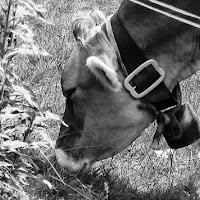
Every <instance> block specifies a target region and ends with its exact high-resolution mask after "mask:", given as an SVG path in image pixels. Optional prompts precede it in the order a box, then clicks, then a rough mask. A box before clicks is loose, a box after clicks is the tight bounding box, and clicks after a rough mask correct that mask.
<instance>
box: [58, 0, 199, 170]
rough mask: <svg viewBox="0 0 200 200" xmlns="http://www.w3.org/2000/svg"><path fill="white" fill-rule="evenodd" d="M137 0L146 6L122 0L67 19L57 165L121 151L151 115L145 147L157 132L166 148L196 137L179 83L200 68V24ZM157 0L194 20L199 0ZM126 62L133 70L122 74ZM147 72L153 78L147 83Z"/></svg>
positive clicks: (85, 166) (80, 166)
mask: <svg viewBox="0 0 200 200" xmlns="http://www.w3.org/2000/svg"><path fill="white" fill-rule="evenodd" d="M141 2H143V3H145V4H146V5H147V7H143V6H141V5H140V4H136V3H133V2H132V1H131V0H124V1H123V2H122V4H121V5H120V7H119V10H118V11H117V12H116V13H114V14H113V15H111V16H108V17H105V16H104V15H103V13H102V12H100V11H97V10H95V11H91V12H90V11H88V12H83V13H78V14H77V15H75V18H74V20H73V22H72V30H73V34H74V37H75V39H76V42H75V46H74V49H73V51H72V53H71V56H70V58H69V60H68V63H67V65H66V66H65V68H64V70H63V72H62V76H61V85H62V91H63V95H64V96H65V97H66V105H65V112H64V116H63V121H64V122H65V123H66V124H67V125H68V126H66V125H64V124H62V125H61V127H60V133H59V137H58V139H57V141H56V147H55V152H56V158H57V161H58V163H59V164H60V165H61V166H63V167H65V168H68V169H70V170H71V171H73V172H78V171H85V170H89V169H90V168H91V167H92V166H93V164H94V163H95V162H96V161H100V160H103V159H106V158H109V157H112V156H113V155H115V154H117V153H119V152H121V151H122V150H124V149H125V148H126V147H127V146H128V145H129V144H131V143H132V142H133V141H134V140H136V138H138V137H139V136H140V135H141V133H142V132H143V130H144V129H145V128H147V127H148V126H149V125H150V124H151V123H152V122H153V121H154V120H155V119H157V122H158V129H157V132H156V134H155V135H154V139H153V144H154V145H153V146H155V144H158V143H159V139H160V136H161V135H162V134H163V135H164V137H165V139H166V140H167V142H168V144H169V146H170V147H171V148H174V149H176V148H181V147H184V146H187V145H189V144H191V143H193V142H194V141H196V140H197V139H198V138H199V137H200V131H199V125H198V121H197V116H196V115H195V113H194V112H193V110H192V109H191V107H190V106H189V105H182V104H181V92H180V87H179V82H180V81H182V80H184V79H186V78H188V77H190V76H191V75H193V74H194V73H196V72H197V71H198V70H199V69H200V48H199V47H200V43H199V42H200V30H199V28H197V27H194V26H191V24H188V23H185V21H184V22H183V21H178V20H176V19H173V18H172V17H170V16H171V15H172V16H173V15H174V13H176V12H175V11H174V10H172V11H169V9H168V7H165V8H163V9H164V12H165V13H170V14H167V15H163V13H159V12H156V11H155V10H152V9H149V8H148V7H153V8H155V7H156V8H160V7H161V5H154V3H153V2H151V1H148V0H142V1H141ZM160 2H161V3H163V4H164V5H170V6H171V7H172V6H173V7H172V8H177V9H178V11H179V10H180V9H181V10H184V11H186V12H185V13H192V16H195V17H193V18H192V17H191V16H189V14H188V15H185V16H184V19H185V18H186V22H188V21H189V22H190V21H191V18H192V20H193V21H195V22H196V21H197V22H198V20H199V19H198V15H200V9H198V8H200V1H199V0H185V1H182V0H162V1H160ZM152 4H153V6H152ZM176 14H177V13H176ZM177 15H178V17H179V18H181V19H182V14H180V13H179V12H178V14H177ZM120 24H121V25H120ZM195 24H197V23H195ZM119 26H120V28H119ZM127 38H129V40H127ZM132 43H133V46H134V48H135V49H134V50H132V46H131V44H132ZM127 56H128V57H129V58H128V61H127V60H126V57H127ZM130 60H131V63H129V61H130ZM126 63H128V64H126ZM126 65H129V66H128V67H127V66H126ZM139 65H140V67H139ZM132 66H136V67H135V68H136V69H134V70H132V69H131V70H132V71H134V72H130V73H129V72H127V71H130V69H129V68H131V67H132ZM138 70H139V71H138ZM143 72H144V73H143ZM140 74H143V75H141V76H140ZM152 74H156V75H155V77H156V78H153V79H154V80H152V82H151V83H148V82H149V81H148V80H150V79H152V77H154V75H152ZM127 78H129V80H127ZM132 78H133V79H135V80H136V81H135V82H137V86H135V85H134V84H135V83H134V84H133V83H131V79H132ZM125 82H126V84H125ZM146 84H147V86H145V88H143V86H144V85H146ZM152 87H153V88H152ZM138 88H139V90H136V89H138ZM140 88H143V89H142V91H140V90H141V89H140ZM143 90H144V91H145V92H143ZM132 93H134V94H132ZM140 93H141V94H142V95H140ZM144 93H146V94H144ZM157 99H158V100H157ZM163 99H164V100H165V105H166V104H168V105H167V106H163V104H161V103H160V102H162V101H163ZM158 101H159V102H158ZM188 141H189V142H188Z"/></svg>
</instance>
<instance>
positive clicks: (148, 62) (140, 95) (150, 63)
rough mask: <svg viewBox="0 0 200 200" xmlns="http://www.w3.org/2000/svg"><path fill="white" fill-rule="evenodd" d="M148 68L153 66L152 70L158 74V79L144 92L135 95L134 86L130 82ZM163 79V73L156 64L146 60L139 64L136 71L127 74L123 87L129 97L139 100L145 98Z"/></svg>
mask: <svg viewBox="0 0 200 200" xmlns="http://www.w3.org/2000/svg"><path fill="white" fill-rule="evenodd" d="M148 66H153V67H154V69H155V70H156V71H157V72H158V73H159V74H160V77H159V79H157V80H156V81H155V82H154V83H153V84H152V85H150V86H149V87H148V88H147V89H146V90H144V91H143V92H141V93H137V92H136V91H135V89H136V86H134V87H133V86H131V84H130V81H131V80H132V79H133V78H134V77H135V76H136V75H137V74H138V73H140V72H141V71H142V70H143V69H145V68H147V67H148ZM164 78H165V71H164V70H163V69H162V68H160V67H159V65H158V63H157V62H156V61H155V60H153V59H150V60H147V61H146V62H144V63H143V64H141V65H140V66H139V67H138V68H137V69H135V70H134V71H133V72H132V73H131V74H129V75H128V76H127V77H126V78H125V80H124V86H125V88H126V89H127V90H128V91H129V92H130V93H131V95H132V96H133V97H134V98H136V99H140V98H142V97H144V96H146V95H147V94H148V93H149V92H151V91H152V90H153V89H154V88H156V87H157V86H158V85H159V84H160V83H161V82H162V81H163V80H164Z"/></svg>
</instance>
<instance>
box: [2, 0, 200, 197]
mask: <svg viewBox="0 0 200 200" xmlns="http://www.w3.org/2000/svg"><path fill="white" fill-rule="evenodd" d="M34 2H35V3H33V2H32V1H31V0H3V1H1V2H0V10H1V11H0V28H1V29H0V123H1V124H0V130H1V132H0V199H20V200H21V199H31V200H34V199H35V200H38V199H41V200H45V199H47V200H50V199H59V200H61V199H72V200H74V199H104V200H106V199H107V200H108V199H111V200H122V199H123V200H124V199H126V200H128V199H140V200H144V199H145V200H146V199H148V200H155V199H158V200H167V199H170V200H173V199H174V200H175V199H176V200H177V199H180V200H192V199H200V189H199V187H200V181H199V175H200V169H199V165H198V162H199V159H200V154H199V143H198V142H196V143H195V144H193V145H190V146H189V147H186V148H183V149H180V150H177V151H167V150H164V151H156V152H155V151H153V150H151V149H150V148H149V145H150V143H151V140H152V134H153V132H154V130H155V126H156V125H155V124H153V125H152V126H151V127H149V128H148V129H146V130H145V131H144V133H143V134H142V136H141V137H140V138H138V139H137V140H136V141H135V142H134V143H133V144H132V145H130V146H129V147H128V148H127V149H126V150H124V151H123V152H122V153H121V154H118V155H116V156H114V157H113V158H112V159H107V160H105V161H103V162H99V163H97V164H96V166H95V168H94V169H93V170H92V171H91V172H89V173H88V174H85V175H84V176H82V177H80V176H79V175H77V176H74V175H72V174H70V173H68V172H67V171H62V170H61V169H60V168H59V166H57V164H56V163H55V158H54V152H53V143H54V142H53V141H54V140H55V139H56V137H57V136H58V132H59V125H60V123H63V122H62V121H61V120H60V117H61V116H62V114H63V112H64V101H65V100H64V97H63V96H62V92H61V88H60V75H61V71H62V69H63V68H64V67H65V64H66V62H67V59H68V58H69V55H70V53H71V50H72V47H73V43H74V39H73V37H72V33H71V29H70V22H71V18H72V15H73V14H74V13H76V12H77V11H78V10H83V9H90V10H91V9H93V8H96V7H99V8H100V9H101V10H103V12H104V13H105V14H106V15H109V14H111V13H113V12H114V11H116V9H117V8H118V6H119V4H120V2H121V0H112V1H106V0H82V1H80V0H73V1H72V0H67V1H66V0H65V1H64V0H58V1H55V0H37V1H34ZM40 4H42V5H44V7H42V6H40ZM44 8H46V10H47V11H46V12H45V9H44ZM45 19H47V20H48V21H47V20H45ZM37 44H40V46H38V45H37ZM47 52H48V53H47ZM199 78H200V74H199V73H197V74H196V75H194V76H193V77H191V78H190V79H188V80H186V81H184V82H183V83H182V91H183V94H184V96H183V99H184V101H187V102H189V103H190V104H191V105H192V107H193V108H194V110H195V111H196V112H197V114H198V116H200V109H199V103H198V102H200V101H199V99H200V82H199ZM162 147H163V149H166V143H165V142H164V141H163V144H162ZM77 177H78V178H77Z"/></svg>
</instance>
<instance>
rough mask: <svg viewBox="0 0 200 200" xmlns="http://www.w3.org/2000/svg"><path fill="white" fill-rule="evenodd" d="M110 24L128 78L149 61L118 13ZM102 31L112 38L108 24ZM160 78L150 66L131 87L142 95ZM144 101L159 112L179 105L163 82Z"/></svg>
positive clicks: (135, 79)
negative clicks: (134, 87)
mask: <svg viewBox="0 0 200 200" xmlns="http://www.w3.org/2000/svg"><path fill="white" fill-rule="evenodd" d="M110 23H111V27H112V33H113V36H114V38H115V41H116V44H117V49H118V52H119V56H120V60H121V61H122V63H123V64H122V70H123V73H124V75H125V77H127V76H128V75H129V74H130V73H132V72H133V71H134V70H135V69H137V68H138V67H139V66H140V65H141V64H142V63H144V62H145V61H147V60H148V59H147V58H146V56H145V55H144V53H143V52H142V51H141V49H140V48H139V47H138V46H137V44H136V43H135V41H134V40H133V39H132V38H131V36H130V35H129V33H128V31H127V30H126V29H125V27H124V26H123V24H122V22H121V20H120V17H119V14H118V12H116V13H115V14H114V15H113V16H112V17H111V19H110ZM102 29H103V30H104V32H105V33H107V36H108V38H110V37H111V36H110V35H109V33H108V32H107V28H106V24H104V25H103V26H102ZM109 32H110V30H109ZM159 76H160V74H159V73H158V72H157V71H156V70H155V69H154V68H153V66H150V67H148V68H145V69H144V70H143V71H142V72H140V73H139V74H137V76H136V77H135V78H134V80H132V81H131V85H132V86H136V91H137V92H139V93H140V92H142V91H143V90H144V89H145V88H148V87H149V85H151V84H152V83H153V82H155V81H156V80H157V79H158V78H159ZM144 99H145V100H147V101H148V102H149V103H151V104H152V105H153V106H155V107H156V109H157V110H164V109H167V108H169V107H172V106H176V105H177V101H176V99H175V98H174V96H173V95H172V94H171V92H170V91H169V90H168V88H167V87H166V86H165V84H164V82H161V84H159V85H158V86H157V87H156V88H155V89H154V90H152V91H151V92H150V93H149V94H147V95H146V96H145V97H144Z"/></svg>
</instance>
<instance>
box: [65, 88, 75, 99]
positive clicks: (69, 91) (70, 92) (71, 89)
mask: <svg viewBox="0 0 200 200" xmlns="http://www.w3.org/2000/svg"><path fill="white" fill-rule="evenodd" d="M75 91H76V88H70V89H68V90H66V91H64V95H65V96H66V97H70V96H71V95H72V94H74V93H75Z"/></svg>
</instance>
